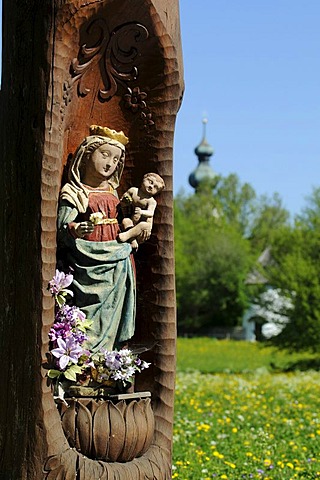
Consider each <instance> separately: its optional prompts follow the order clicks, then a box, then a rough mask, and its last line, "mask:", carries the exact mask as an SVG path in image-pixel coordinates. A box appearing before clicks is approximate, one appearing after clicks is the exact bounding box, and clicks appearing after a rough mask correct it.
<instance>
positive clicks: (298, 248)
mask: <svg viewBox="0 0 320 480" xmlns="http://www.w3.org/2000/svg"><path fill="white" fill-rule="evenodd" d="M272 255H273V258H274V262H275V263H274V265H273V266H272V267H271V268H270V271H269V275H270V279H271V282H272V284H273V285H275V286H276V287H280V288H281V289H283V290H285V291H287V292H288V293H290V292H294V294H295V295H294V297H293V302H294V310H293V311H292V312H291V313H290V315H289V318H290V322H289V323H288V324H287V325H286V327H285V328H284V330H283V331H282V333H281V334H280V335H279V336H278V337H276V338H274V339H273V343H274V344H276V345H278V346H280V347H283V348H288V349H291V350H312V351H317V350H318V349H319V346H320V262H319V260H320V258H319V256H320V232H319V231H318V230H316V229H311V228H310V225H309V224H308V222H306V223H303V222H302V221H300V223H296V225H295V226H294V227H291V228H290V227H288V228H286V229H283V230H282V231H281V233H280V234H279V235H278V237H277V238H276V239H275V241H274V244H273V249H272Z"/></svg>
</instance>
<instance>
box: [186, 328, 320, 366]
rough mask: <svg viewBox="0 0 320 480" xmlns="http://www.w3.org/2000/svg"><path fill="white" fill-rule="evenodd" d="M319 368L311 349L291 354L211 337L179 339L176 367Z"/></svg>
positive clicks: (272, 348) (253, 343) (243, 342)
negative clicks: (310, 351)
mask: <svg viewBox="0 0 320 480" xmlns="http://www.w3.org/2000/svg"><path fill="white" fill-rule="evenodd" d="M308 365H311V366H312V367H313V368H315V367H317V368H318V369H319V366H320V361H319V356H316V355H315V354H312V353H308V352H301V353H288V352H287V351H286V350H279V349H277V348H275V347H270V346H266V345H265V344H263V343H258V342H245V341H236V340H217V339H215V338H208V337H196V338H181V337H179V338H178V342H177V370H178V371H181V372H190V371H193V370H199V371H200V372H201V373H211V374H215V373H221V372H228V373H249V372H251V373H254V372H256V371H264V372H268V371H269V372H274V371H277V372H279V371H287V370H294V369H299V368H301V369H305V368H306V366H308Z"/></svg>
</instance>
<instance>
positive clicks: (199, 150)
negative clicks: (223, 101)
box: [189, 117, 217, 190]
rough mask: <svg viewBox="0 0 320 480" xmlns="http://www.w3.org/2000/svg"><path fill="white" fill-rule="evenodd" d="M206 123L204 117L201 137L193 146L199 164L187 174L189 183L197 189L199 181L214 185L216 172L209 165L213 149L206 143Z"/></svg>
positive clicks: (206, 120)
mask: <svg viewBox="0 0 320 480" xmlns="http://www.w3.org/2000/svg"><path fill="white" fill-rule="evenodd" d="M207 123H208V119H207V118H206V117H204V118H203V119H202V124H203V137H202V140H201V142H200V143H199V145H198V146H197V147H196V148H195V150H194V152H195V154H196V155H197V157H198V161H199V164H198V166H197V167H196V168H195V170H194V171H193V172H192V173H191V174H190V175H189V183H190V185H191V186H192V187H193V188H194V189H195V190H197V189H198V187H199V185H200V183H202V182H204V181H210V182H212V186H213V187H214V186H215V183H216V177H217V174H216V173H215V172H214V170H213V169H212V167H211V165H210V157H211V156H212V155H213V154H214V150H213V148H212V147H211V145H210V144H209V143H208V141H207V138H206V135H207Z"/></svg>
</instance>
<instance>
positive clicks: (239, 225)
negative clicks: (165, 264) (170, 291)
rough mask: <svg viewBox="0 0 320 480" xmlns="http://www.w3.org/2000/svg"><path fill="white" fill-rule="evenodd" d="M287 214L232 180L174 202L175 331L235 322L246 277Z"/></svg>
mask: <svg viewBox="0 0 320 480" xmlns="http://www.w3.org/2000/svg"><path fill="white" fill-rule="evenodd" d="M287 218H288V214H287V212H286V211H285V210H284V209H283V208H282V206H281V202H280V200H279V198H278V197H277V196H275V197H273V198H272V199H271V200H268V199H267V198H266V197H264V198H263V199H260V200H259V199H258V198H257V197H256V194H255V192H254V190H253V188H252V187H251V186H250V185H249V184H243V185H242V184H241V183H240V181H239V178H238V177H237V175H235V174H232V175H229V176H228V177H226V178H220V179H219V182H218V184H217V187H216V190H215V191H214V192H212V188H211V185H210V184H206V183H204V184H201V186H200V187H199V188H198V190H197V193H196V194H194V195H191V196H185V195H183V194H179V195H178V196H177V197H176V199H175V249H176V251H175V253H176V281H177V303H178V325H179V329H180V331H193V332H194V331H198V330H199V329H201V328H202V329H207V328H209V327H213V326H226V327H231V326H235V325H237V324H238V323H240V322H241V319H242V315H243V312H244V310H245V308H246V307H247V305H248V302H249V297H250V295H251V293H252V292H250V291H249V289H248V286H247V285H246V278H247V276H248V273H249V272H250V271H251V270H252V269H253V267H254V265H255V262H256V260H257V257H258V256H259V255H260V254H261V252H262V249H263V248H265V246H267V244H268V241H269V239H270V238H271V236H272V234H273V231H274V230H276V229H277V228H279V226H280V225H282V224H283V223H285V222H286V221H287Z"/></svg>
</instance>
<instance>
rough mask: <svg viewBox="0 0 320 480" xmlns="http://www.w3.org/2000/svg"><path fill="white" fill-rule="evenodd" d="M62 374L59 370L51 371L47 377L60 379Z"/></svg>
mask: <svg viewBox="0 0 320 480" xmlns="http://www.w3.org/2000/svg"><path fill="white" fill-rule="evenodd" d="M61 373H62V372H60V371H59V370H53V369H51V370H49V371H48V373H47V375H48V377H49V378H58V377H59V376H60V375H61Z"/></svg>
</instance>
